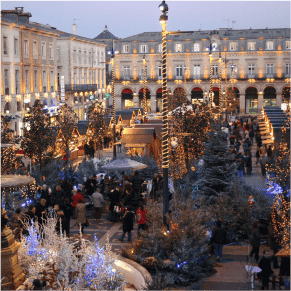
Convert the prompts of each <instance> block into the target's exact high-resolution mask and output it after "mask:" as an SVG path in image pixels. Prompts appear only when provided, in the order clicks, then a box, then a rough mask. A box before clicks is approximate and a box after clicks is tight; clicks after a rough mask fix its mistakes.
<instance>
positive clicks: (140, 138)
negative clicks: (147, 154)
mask: <svg viewBox="0 0 291 291" xmlns="http://www.w3.org/2000/svg"><path fill="white" fill-rule="evenodd" d="M155 138H156V132H155V129H154V128H124V130H123V132H122V140H121V141H122V143H125V144H144V143H145V144H151V143H152V142H153V139H155Z"/></svg>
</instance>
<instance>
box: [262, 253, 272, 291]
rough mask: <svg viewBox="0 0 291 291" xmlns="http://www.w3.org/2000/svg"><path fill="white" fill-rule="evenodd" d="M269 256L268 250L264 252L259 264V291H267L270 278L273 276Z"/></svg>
mask: <svg viewBox="0 0 291 291" xmlns="http://www.w3.org/2000/svg"><path fill="white" fill-rule="evenodd" d="M269 254H270V253H269V251H268V250H264V251H263V257H262V258H261V260H260V262H259V268H260V269H262V271H261V272H260V273H258V278H259V280H260V281H261V284H262V287H261V290H269V282H270V276H271V275H272V274H274V272H273V270H272V269H271V261H270V259H269ZM266 287H267V289H266Z"/></svg>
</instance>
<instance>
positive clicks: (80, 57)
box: [79, 50, 82, 64]
mask: <svg viewBox="0 0 291 291" xmlns="http://www.w3.org/2000/svg"><path fill="white" fill-rule="evenodd" d="M81 62H82V51H81V50H79V64H81Z"/></svg>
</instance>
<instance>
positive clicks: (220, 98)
mask: <svg viewBox="0 0 291 291" xmlns="http://www.w3.org/2000/svg"><path fill="white" fill-rule="evenodd" d="M218 61H219V118H220V120H222V84H221V78H222V68H221V67H222V62H221V53H220V52H219V60H218Z"/></svg>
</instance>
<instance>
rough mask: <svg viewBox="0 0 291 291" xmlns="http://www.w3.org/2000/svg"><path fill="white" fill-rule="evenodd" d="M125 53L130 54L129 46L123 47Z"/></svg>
mask: <svg viewBox="0 0 291 291" xmlns="http://www.w3.org/2000/svg"><path fill="white" fill-rule="evenodd" d="M123 53H125V54H127V53H129V46H128V45H124V46H123Z"/></svg>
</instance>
